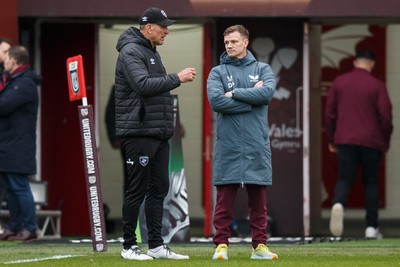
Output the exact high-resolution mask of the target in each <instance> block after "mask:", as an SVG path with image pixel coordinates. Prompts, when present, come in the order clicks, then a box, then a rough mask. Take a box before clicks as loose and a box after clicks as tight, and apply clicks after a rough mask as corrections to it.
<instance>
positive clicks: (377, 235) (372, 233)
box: [365, 226, 382, 239]
mask: <svg viewBox="0 0 400 267" xmlns="http://www.w3.org/2000/svg"><path fill="white" fill-rule="evenodd" d="M365 238H368V239H382V234H381V232H380V231H379V228H374V227H372V226H369V227H367V228H366V229H365Z"/></svg>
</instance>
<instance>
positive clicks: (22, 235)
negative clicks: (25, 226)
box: [7, 230, 37, 241]
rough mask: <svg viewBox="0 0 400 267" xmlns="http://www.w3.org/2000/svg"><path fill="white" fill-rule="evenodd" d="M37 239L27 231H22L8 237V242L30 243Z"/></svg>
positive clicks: (34, 234)
mask: <svg viewBox="0 0 400 267" xmlns="http://www.w3.org/2000/svg"><path fill="white" fill-rule="evenodd" d="M35 239H37V235H36V233H32V232H29V231H28V230H22V231H21V232H19V233H17V234H16V235H12V236H10V237H9V238H8V239H7V240H8V241H31V240H35Z"/></svg>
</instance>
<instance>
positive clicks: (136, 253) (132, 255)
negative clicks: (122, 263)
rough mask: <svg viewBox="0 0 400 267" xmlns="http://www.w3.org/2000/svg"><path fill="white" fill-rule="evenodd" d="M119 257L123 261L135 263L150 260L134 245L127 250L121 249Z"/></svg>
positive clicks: (150, 258)
mask: <svg viewBox="0 0 400 267" xmlns="http://www.w3.org/2000/svg"><path fill="white" fill-rule="evenodd" d="M121 257H122V258H123V259H125V260H137V261H145V260H152V259H153V258H152V257H149V256H147V255H146V254H144V253H143V252H142V250H141V249H140V248H139V247H138V246H136V245H134V246H132V247H131V248H129V249H123V250H122V251H121Z"/></svg>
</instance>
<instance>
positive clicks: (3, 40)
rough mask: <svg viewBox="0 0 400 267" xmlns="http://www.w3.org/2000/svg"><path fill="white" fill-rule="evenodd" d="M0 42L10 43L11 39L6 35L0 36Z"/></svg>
mask: <svg viewBox="0 0 400 267" xmlns="http://www.w3.org/2000/svg"><path fill="white" fill-rule="evenodd" d="M2 43H7V44H9V45H12V41H11V40H10V39H8V38H6V37H0V44H2Z"/></svg>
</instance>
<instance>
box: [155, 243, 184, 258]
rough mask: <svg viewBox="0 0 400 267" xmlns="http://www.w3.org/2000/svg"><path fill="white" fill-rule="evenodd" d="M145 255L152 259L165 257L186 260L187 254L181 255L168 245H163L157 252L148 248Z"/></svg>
mask: <svg viewBox="0 0 400 267" xmlns="http://www.w3.org/2000/svg"><path fill="white" fill-rule="evenodd" d="M147 255H149V256H150V257H152V258H154V259H167V260H188V259H189V256H187V255H181V254H177V253H175V252H173V251H172V250H171V249H170V248H169V247H167V246H165V245H163V246H162V247H161V248H160V249H159V250H158V251H157V252H152V251H151V250H150V249H149V250H148V251H147Z"/></svg>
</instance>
